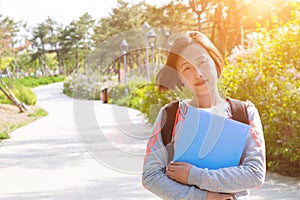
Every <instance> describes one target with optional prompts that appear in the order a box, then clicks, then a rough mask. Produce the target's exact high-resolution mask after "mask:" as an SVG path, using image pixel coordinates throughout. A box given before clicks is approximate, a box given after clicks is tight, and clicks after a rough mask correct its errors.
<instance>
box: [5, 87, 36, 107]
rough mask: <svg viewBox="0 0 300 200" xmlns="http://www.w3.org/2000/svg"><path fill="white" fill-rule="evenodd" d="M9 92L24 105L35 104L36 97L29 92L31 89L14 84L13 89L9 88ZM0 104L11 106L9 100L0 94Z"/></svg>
mask: <svg viewBox="0 0 300 200" xmlns="http://www.w3.org/2000/svg"><path fill="white" fill-rule="evenodd" d="M10 89H11V92H12V93H13V94H14V95H15V97H16V98H17V99H18V100H19V101H20V102H23V103H25V104H26V105H35V104H36V95H35V94H34V92H33V91H32V90H31V88H28V87H25V86H23V85H21V84H18V83H15V84H14V87H13V88H12V87H10ZM0 103H1V104H11V103H12V102H10V100H9V99H7V97H6V96H5V95H4V94H3V93H2V92H0Z"/></svg>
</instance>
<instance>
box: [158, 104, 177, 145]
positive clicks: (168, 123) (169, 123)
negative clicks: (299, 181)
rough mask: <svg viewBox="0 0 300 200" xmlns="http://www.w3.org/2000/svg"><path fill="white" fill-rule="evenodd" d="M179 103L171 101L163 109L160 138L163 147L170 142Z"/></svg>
mask: <svg viewBox="0 0 300 200" xmlns="http://www.w3.org/2000/svg"><path fill="white" fill-rule="evenodd" d="M178 104H179V101H178V100H176V101H172V102H171V103H169V104H168V105H167V106H165V108H164V112H163V115H162V129H161V137H162V141H163V143H164V145H165V146H167V144H169V143H170V142H171V141H172V132H173V127H174V122H175V119H176V113H177V110H178Z"/></svg>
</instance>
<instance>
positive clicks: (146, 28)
mask: <svg viewBox="0 0 300 200" xmlns="http://www.w3.org/2000/svg"><path fill="white" fill-rule="evenodd" d="M143 28H144V30H145V40H146V61H145V64H146V79H147V81H149V80H150V78H149V58H148V57H149V55H148V48H149V43H148V38H147V35H148V31H149V29H150V28H151V26H150V25H149V24H148V23H147V22H145V23H144V25H143Z"/></svg>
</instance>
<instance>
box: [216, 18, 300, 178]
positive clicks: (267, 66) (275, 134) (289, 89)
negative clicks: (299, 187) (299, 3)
mask: <svg viewBox="0 0 300 200" xmlns="http://www.w3.org/2000/svg"><path fill="white" fill-rule="evenodd" d="M295 17H296V16H295ZM298 19H299V16H297V17H296V18H295V19H294V21H292V22H290V23H288V24H286V25H284V26H277V27H273V28H269V29H266V28H265V29H259V30H258V31H257V32H255V33H252V34H249V35H248V36H247V41H246V42H247V44H248V46H247V47H237V48H236V49H234V51H233V52H232V54H231V55H230V57H229V58H228V61H227V66H226V70H225V72H224V74H223V78H222V80H221V81H222V83H223V84H224V87H223V90H224V93H225V94H226V95H227V96H231V97H234V98H238V99H242V100H246V99H248V100H250V101H252V102H253V103H254V104H255V105H256V107H257V108H258V110H259V112H260V115H261V119H262V123H263V128H264V134H265V140H266V149H267V165H268V168H269V169H270V170H272V171H277V172H279V173H282V174H288V175H292V176H299V175H300V170H299V169H300V149H299V144H300V132H299V130H300V115H299V113H300V106H299V105H300V95H299V94H300V88H299V86H300V83H299V79H298V78H297V76H298V74H299V70H300V68H299V57H300V52H299V48H300V46H299V41H300V24H299V23H298ZM297 113H298V114H297Z"/></svg>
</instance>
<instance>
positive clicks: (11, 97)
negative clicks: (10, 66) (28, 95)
mask: <svg viewBox="0 0 300 200" xmlns="http://www.w3.org/2000/svg"><path fill="white" fill-rule="evenodd" d="M0 90H1V91H2V92H3V94H4V95H5V96H6V97H7V98H8V99H9V100H10V101H11V102H12V103H13V104H14V105H16V106H17V107H18V108H19V110H20V112H25V111H28V110H29V109H28V107H27V106H26V105H25V104H23V103H21V102H20V101H19V100H18V99H17V97H15V95H14V94H13V93H12V92H11V91H10V90H9V88H8V87H7V85H6V84H5V83H4V82H3V81H2V80H1V78H0Z"/></svg>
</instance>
